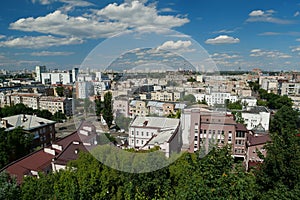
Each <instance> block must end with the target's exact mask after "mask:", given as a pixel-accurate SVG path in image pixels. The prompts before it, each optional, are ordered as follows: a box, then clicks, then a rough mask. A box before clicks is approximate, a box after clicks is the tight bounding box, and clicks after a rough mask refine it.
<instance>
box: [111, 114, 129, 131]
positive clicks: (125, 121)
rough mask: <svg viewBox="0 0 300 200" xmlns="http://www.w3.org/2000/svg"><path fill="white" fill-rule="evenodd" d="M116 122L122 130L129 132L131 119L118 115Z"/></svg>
mask: <svg viewBox="0 0 300 200" xmlns="http://www.w3.org/2000/svg"><path fill="white" fill-rule="evenodd" d="M115 121H116V125H117V126H118V127H119V128H120V129H124V130H126V131H128V127H129V124H130V122H131V118H129V117H125V116H124V115H123V114H117V116H116V119H115Z"/></svg>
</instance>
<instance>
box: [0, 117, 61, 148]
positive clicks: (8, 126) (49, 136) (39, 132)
mask: <svg viewBox="0 0 300 200" xmlns="http://www.w3.org/2000/svg"><path fill="white" fill-rule="evenodd" d="M55 123H56V122H55V121H51V120H48V119H44V118H41V117H37V116H34V115H25V114H20V115H14V116H10V117H4V118H2V119H1V124H0V127H1V128H4V129H5V131H12V130H14V129H15V128H17V127H22V128H23V129H24V130H25V131H28V132H29V133H31V134H33V135H34V139H33V147H37V146H46V145H48V144H50V143H52V142H53V141H55V129H54V128H55V127H54V125H55Z"/></svg>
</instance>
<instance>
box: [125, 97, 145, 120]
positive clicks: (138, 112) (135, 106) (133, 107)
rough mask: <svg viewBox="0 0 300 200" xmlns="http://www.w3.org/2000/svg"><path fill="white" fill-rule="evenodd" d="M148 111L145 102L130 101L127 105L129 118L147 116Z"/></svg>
mask: <svg viewBox="0 0 300 200" xmlns="http://www.w3.org/2000/svg"><path fill="white" fill-rule="evenodd" d="M148 115H149V110H148V108H147V105H146V102H145V101H138V100H132V101H131V102H130V104H129V116H131V117H134V116H143V117H145V116H148Z"/></svg>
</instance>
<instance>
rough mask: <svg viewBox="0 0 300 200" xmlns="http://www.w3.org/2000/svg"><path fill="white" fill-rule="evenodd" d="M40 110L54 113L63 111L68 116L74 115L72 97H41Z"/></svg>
mask: <svg viewBox="0 0 300 200" xmlns="http://www.w3.org/2000/svg"><path fill="white" fill-rule="evenodd" d="M39 105H40V107H39V109H40V110H48V111H50V112H51V113H52V114H54V113H56V112H62V113H64V114H65V115H67V116H71V115H72V113H73V112H72V99H69V98H65V97H50V96H48V97H46V96H44V97H41V98H40V103H39Z"/></svg>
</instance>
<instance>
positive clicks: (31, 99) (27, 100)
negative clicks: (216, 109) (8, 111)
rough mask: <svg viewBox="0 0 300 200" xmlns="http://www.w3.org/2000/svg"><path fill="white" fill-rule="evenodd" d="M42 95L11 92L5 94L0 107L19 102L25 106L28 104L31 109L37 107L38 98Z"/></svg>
mask: <svg viewBox="0 0 300 200" xmlns="http://www.w3.org/2000/svg"><path fill="white" fill-rule="evenodd" d="M41 96H42V94H36V93H12V94H7V95H6V97H5V98H6V99H5V101H4V102H3V103H4V105H1V106H2V107H3V106H5V105H7V106H12V105H16V104H19V103H22V104H24V105H25V106H28V107H29V108H33V109H39V99H40V97H41ZM1 103H2V102H1Z"/></svg>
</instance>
